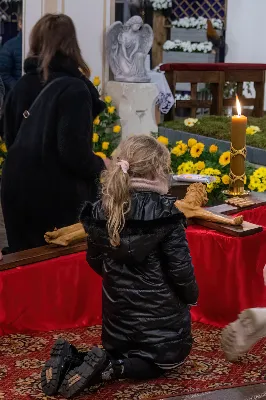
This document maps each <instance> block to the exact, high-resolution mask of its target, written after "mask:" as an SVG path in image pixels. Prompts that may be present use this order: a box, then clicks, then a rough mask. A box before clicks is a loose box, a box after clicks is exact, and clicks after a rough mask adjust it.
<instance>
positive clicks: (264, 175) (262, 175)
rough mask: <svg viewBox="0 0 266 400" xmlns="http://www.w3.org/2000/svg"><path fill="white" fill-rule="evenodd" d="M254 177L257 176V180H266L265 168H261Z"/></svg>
mask: <svg viewBox="0 0 266 400" xmlns="http://www.w3.org/2000/svg"><path fill="white" fill-rule="evenodd" d="M253 176H256V177H257V178H264V177H266V168H265V167H260V168H258V169H256V171H254V173H253Z"/></svg>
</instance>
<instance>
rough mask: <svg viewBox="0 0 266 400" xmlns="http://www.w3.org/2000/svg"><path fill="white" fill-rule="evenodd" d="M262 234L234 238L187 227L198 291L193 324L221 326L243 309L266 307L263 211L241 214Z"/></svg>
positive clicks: (265, 247) (265, 220) (265, 216)
mask: <svg viewBox="0 0 266 400" xmlns="http://www.w3.org/2000/svg"><path fill="white" fill-rule="evenodd" d="M241 214H242V215H244V219H245V220H246V221H248V222H252V223H256V224H259V225H262V226H264V227H265V228H264V230H263V232H260V233H258V234H256V235H253V236H248V237H245V238H234V237H230V236H227V235H224V234H221V233H218V232H214V231H211V230H208V229H204V228H201V227H194V226H192V227H189V228H188V230H187V238H188V242H189V247H190V250H191V255H192V259H193V263H194V266H195V273H196V277H197V281H198V284H199V288H200V298H199V302H198V307H195V308H193V309H192V317H193V319H194V320H196V321H200V322H204V323H208V324H211V325H216V326H224V325H226V324H227V323H229V322H231V321H233V320H234V319H235V318H236V317H237V315H238V314H239V313H240V312H241V311H242V310H244V309H246V308H250V307H266V288H265V287H264V281H263V276H262V275H263V268H264V265H266V207H260V208H257V209H254V210H250V211H245V212H242V213H241Z"/></svg>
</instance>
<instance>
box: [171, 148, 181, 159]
mask: <svg viewBox="0 0 266 400" xmlns="http://www.w3.org/2000/svg"><path fill="white" fill-rule="evenodd" d="M171 153H172V154H174V155H175V156H177V157H180V156H181V151H180V146H175V147H173V148H172V150H171Z"/></svg>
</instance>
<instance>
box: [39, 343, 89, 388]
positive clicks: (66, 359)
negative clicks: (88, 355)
mask: <svg viewBox="0 0 266 400" xmlns="http://www.w3.org/2000/svg"><path fill="white" fill-rule="evenodd" d="M82 362H83V358H82V355H79V352H78V350H77V349H76V348H75V347H74V346H73V345H71V344H70V343H68V342H67V341H65V340H64V339H58V340H57V341H56V342H55V344H54V346H53V348H52V350H51V358H50V359H49V360H48V361H47V362H46V363H45V366H44V367H43V370H42V374H41V385H42V390H43V392H44V393H45V394H46V395H47V396H53V395H55V394H57V393H58V389H59V387H60V385H61V383H62V381H63V379H64V377H65V375H66V373H67V372H68V371H69V370H70V369H72V368H75V367H77V366H79V365H80V364H82Z"/></svg>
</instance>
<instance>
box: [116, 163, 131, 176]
mask: <svg viewBox="0 0 266 400" xmlns="http://www.w3.org/2000/svg"><path fill="white" fill-rule="evenodd" d="M116 165H119V167H121V169H122V171H123V172H124V174H127V173H128V170H129V163H128V162H127V161H126V160H120V161H119V162H118V163H116Z"/></svg>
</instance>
